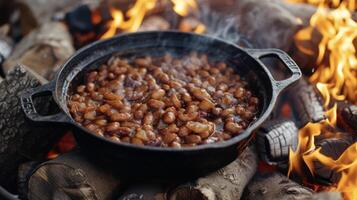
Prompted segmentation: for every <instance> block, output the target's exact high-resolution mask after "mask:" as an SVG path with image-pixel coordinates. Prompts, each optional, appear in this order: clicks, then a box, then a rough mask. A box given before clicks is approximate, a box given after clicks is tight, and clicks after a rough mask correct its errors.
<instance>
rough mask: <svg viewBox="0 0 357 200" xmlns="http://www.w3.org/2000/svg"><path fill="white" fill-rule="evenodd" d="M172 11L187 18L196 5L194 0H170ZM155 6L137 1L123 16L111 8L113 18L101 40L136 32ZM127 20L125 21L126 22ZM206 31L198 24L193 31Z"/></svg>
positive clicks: (152, 1) (145, 0)
mask: <svg viewBox="0 0 357 200" xmlns="http://www.w3.org/2000/svg"><path fill="white" fill-rule="evenodd" d="M171 2H172V5H173V10H174V11H175V12H176V13H177V14H178V15H180V16H182V17H185V16H188V15H189V14H190V13H191V12H192V11H195V10H197V3H196V1H195V0H171ZM156 4H157V0H137V1H136V2H135V4H134V6H133V7H132V8H130V9H129V10H128V11H127V12H126V13H125V15H124V13H123V11H121V10H118V9H114V8H111V9H110V14H111V16H112V18H113V20H112V21H110V22H109V24H108V26H109V29H108V30H107V32H106V33H104V34H103V36H102V37H101V38H102V39H106V38H110V37H112V36H114V35H115V34H116V33H117V31H118V30H120V31H122V32H135V31H137V30H138V29H139V28H140V26H141V24H142V22H143V20H144V18H145V15H146V14H147V13H148V12H149V11H151V10H153V9H154V8H155V6H156ZM126 19H127V20H126ZM205 30H206V28H205V26H204V25H203V24H199V25H198V26H197V28H196V29H195V30H194V32H196V33H203V32H204V31H205Z"/></svg>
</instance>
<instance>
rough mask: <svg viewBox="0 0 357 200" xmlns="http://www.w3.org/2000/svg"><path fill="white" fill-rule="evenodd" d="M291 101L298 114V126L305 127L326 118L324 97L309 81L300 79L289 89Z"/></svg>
mask: <svg viewBox="0 0 357 200" xmlns="http://www.w3.org/2000/svg"><path fill="white" fill-rule="evenodd" d="M287 92H288V95H287V97H288V98H289V101H290V102H291V104H292V106H293V109H294V111H295V112H296V118H297V123H296V124H297V126H298V127H299V128H301V127H303V126H305V125H306V124H307V123H308V122H314V123H316V122H319V121H321V120H323V119H325V118H326V116H325V114H324V112H325V109H324V107H323V104H322V97H321V95H320V93H319V92H318V90H317V88H315V86H313V85H311V84H310V83H309V82H308V80H306V79H304V78H303V79H300V80H299V81H298V83H297V84H295V85H293V86H292V87H290V88H289V89H288V91H287Z"/></svg>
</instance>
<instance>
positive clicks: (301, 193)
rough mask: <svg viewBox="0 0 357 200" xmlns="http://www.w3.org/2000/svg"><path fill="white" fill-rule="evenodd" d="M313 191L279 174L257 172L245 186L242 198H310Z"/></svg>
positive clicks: (248, 199)
mask: <svg viewBox="0 0 357 200" xmlns="http://www.w3.org/2000/svg"><path fill="white" fill-rule="evenodd" d="M312 194H313V191H311V190H310V189H308V188H306V187H304V186H302V185H300V184H298V183H295V182H293V181H292V180H290V179H289V178H288V177H286V176H284V175H282V174H280V173H273V174H260V173H257V174H256V175H255V176H254V178H253V179H252V180H251V181H250V183H249V184H248V186H247V187H246V189H245V191H244V194H243V198H242V199H243V200H255V199H260V200H271V199H274V200H283V199H290V200H301V199H311V197H312Z"/></svg>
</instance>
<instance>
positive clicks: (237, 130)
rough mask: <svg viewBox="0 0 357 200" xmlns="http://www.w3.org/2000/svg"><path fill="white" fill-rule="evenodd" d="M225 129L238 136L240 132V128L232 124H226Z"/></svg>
mask: <svg viewBox="0 0 357 200" xmlns="http://www.w3.org/2000/svg"><path fill="white" fill-rule="evenodd" d="M225 128H226V129H227V130H228V131H229V132H231V133H233V134H238V133H240V132H241V131H242V126H240V125H239V124H237V123H234V122H227V123H226V125H225Z"/></svg>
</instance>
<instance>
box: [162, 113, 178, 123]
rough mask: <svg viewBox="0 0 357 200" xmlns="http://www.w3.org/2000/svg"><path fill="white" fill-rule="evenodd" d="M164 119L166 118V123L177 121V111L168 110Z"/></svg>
mask: <svg viewBox="0 0 357 200" xmlns="http://www.w3.org/2000/svg"><path fill="white" fill-rule="evenodd" d="M163 120H164V122H165V123H166V124H171V123H173V122H175V120H176V116H175V113H173V112H166V113H165V114H164V118H163Z"/></svg>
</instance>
